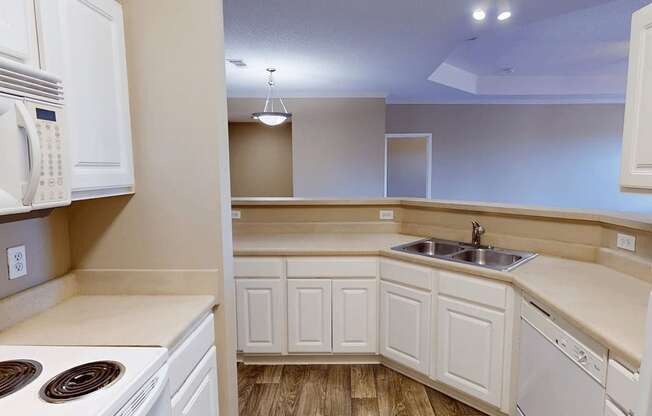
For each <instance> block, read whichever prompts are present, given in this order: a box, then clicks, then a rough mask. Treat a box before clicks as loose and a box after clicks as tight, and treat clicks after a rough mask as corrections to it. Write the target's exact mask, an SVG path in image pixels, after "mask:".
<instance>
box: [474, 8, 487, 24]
mask: <svg viewBox="0 0 652 416" xmlns="http://www.w3.org/2000/svg"><path fill="white" fill-rule="evenodd" d="M486 17H487V13H485V12H484V10H482V9H478V10H475V11H474V12H473V18H474V19H475V20H478V21H480V20H484V19H485V18H486Z"/></svg>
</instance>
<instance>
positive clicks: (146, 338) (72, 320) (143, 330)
mask: <svg viewBox="0 0 652 416" xmlns="http://www.w3.org/2000/svg"><path fill="white" fill-rule="evenodd" d="M214 305H215V298H214V297H213V296H176V295H175V296H131V295H126V296H122V295H120V296H74V297H72V298H69V299H67V300H65V301H64V302H62V303H60V304H58V305H56V306H54V307H52V308H50V309H48V310H46V311H45V312H42V313H40V314H38V315H35V316H34V317H32V318H29V319H27V320H25V321H22V322H20V323H18V324H16V325H13V326H12V327H10V328H8V329H6V330H5V331H2V332H0V345H60V346H68V345H85V346H160V347H166V348H169V349H173V348H174V347H175V346H176V345H177V344H178V343H179V342H180V341H181V340H182V339H183V338H184V337H185V336H186V335H187V334H188V333H190V331H192V329H193V328H194V327H196V326H197V325H198V324H199V322H200V320H201V319H202V318H203V317H205V316H206V315H207V314H208V313H209V312H210V311H211V309H212V308H213V306H214Z"/></svg>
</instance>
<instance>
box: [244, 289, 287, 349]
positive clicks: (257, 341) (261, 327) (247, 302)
mask: <svg viewBox="0 0 652 416" xmlns="http://www.w3.org/2000/svg"><path fill="white" fill-rule="evenodd" d="M236 308H237V311H236V317H237V327H238V349H239V350H241V351H243V352H251V353H280V352H281V348H282V346H281V336H282V335H281V334H282V322H283V319H285V314H284V313H283V284H282V282H281V280H279V279H238V280H237V281H236Z"/></svg>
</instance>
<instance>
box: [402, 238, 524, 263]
mask: <svg viewBox="0 0 652 416" xmlns="http://www.w3.org/2000/svg"><path fill="white" fill-rule="evenodd" d="M392 250H396V251H402V252H404V253H410V254H417V255H420V256H425V257H431V258H437V259H442V260H449V261H453V262H457V263H464V264H471V265H475V266H480V267H487V268H489V269H494V270H500V271H509V270H513V269H514V268H516V267H518V266H520V265H521V264H523V263H525V262H526V261H528V260H530V259H532V258H534V257H535V256H536V254H535V253H530V252H527V251H516V250H507V249H502V248H495V247H490V246H474V245H472V244H468V243H463V242H458V241H448V240H438V239H435V238H428V239H424V240H419V241H415V242H413V243H408V244H403V245H401V246H397V247H392Z"/></svg>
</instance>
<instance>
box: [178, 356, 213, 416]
mask: <svg viewBox="0 0 652 416" xmlns="http://www.w3.org/2000/svg"><path fill="white" fill-rule="evenodd" d="M217 401H218V400H217V361H216V354H215V347H212V348H211V349H210V350H209V351H208V352H207V353H206V355H205V356H204V358H203V359H202V360H201V362H200V363H199V364H198V365H197V367H195V369H194V370H193V372H192V373H191V374H190V376H188V380H187V381H186V383H185V384H184V385H183V387H182V388H181V390H179V392H178V393H177V394H176V395H175V396H174V398H173V399H172V416H206V415H217V406H218V403H217Z"/></svg>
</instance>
